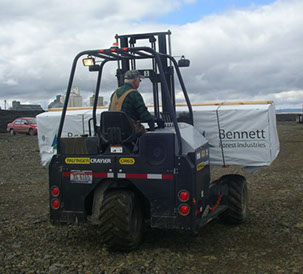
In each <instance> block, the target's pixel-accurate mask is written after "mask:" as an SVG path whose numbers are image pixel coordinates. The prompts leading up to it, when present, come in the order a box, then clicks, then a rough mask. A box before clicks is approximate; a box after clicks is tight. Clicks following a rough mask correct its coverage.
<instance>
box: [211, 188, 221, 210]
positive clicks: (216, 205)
mask: <svg viewBox="0 0 303 274" xmlns="http://www.w3.org/2000/svg"><path fill="white" fill-rule="evenodd" d="M218 194H219V196H218V200H217V202H216V203H215V205H214V206H212V207H209V210H211V211H214V210H215V209H217V208H218V207H219V205H220V203H221V199H222V197H223V194H221V193H220V192H219V193H218Z"/></svg>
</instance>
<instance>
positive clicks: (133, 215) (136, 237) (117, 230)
mask: <svg viewBox="0 0 303 274" xmlns="http://www.w3.org/2000/svg"><path fill="white" fill-rule="evenodd" d="M100 222H101V224H100V228H101V234H102V238H103V241H104V243H105V244H106V246H107V247H108V248H109V249H112V250H121V251H129V250H133V249H135V248H137V247H138V246H139V244H140V242H141V240H142V235H143V215H142V210H141V206H140V203H139V202H138V200H137V199H136V196H135V194H134V193H133V192H132V191H128V190H121V189H119V190H113V191H110V192H108V193H107V194H105V197H104V200H103V203H102V207H101V211H100Z"/></svg>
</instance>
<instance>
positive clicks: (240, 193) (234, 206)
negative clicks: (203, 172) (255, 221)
mask: <svg viewBox="0 0 303 274" xmlns="http://www.w3.org/2000/svg"><path fill="white" fill-rule="evenodd" d="M221 180H222V183H224V184H227V186H228V209H227V210H226V211H225V212H224V213H223V215H222V217H223V218H222V219H223V221H224V222H226V223H229V224H241V223H244V222H245V219H246V215H247V204H248V195H247V182H246V179H245V177H243V176H241V175H238V174H232V175H225V176H223V177H222V178H221Z"/></svg>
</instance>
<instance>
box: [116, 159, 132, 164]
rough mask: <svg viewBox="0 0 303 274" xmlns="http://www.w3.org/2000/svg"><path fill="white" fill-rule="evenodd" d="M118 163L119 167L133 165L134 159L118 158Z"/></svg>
mask: <svg viewBox="0 0 303 274" xmlns="http://www.w3.org/2000/svg"><path fill="white" fill-rule="evenodd" d="M119 163H120V164H121V165H133V164H134V163H135V159H134V158H120V160H119Z"/></svg>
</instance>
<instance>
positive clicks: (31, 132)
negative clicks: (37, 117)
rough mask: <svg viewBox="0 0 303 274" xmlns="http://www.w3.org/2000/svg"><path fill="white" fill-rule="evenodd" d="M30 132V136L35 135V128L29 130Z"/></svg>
mask: <svg viewBox="0 0 303 274" xmlns="http://www.w3.org/2000/svg"><path fill="white" fill-rule="evenodd" d="M28 134H29V135H30V136H34V135H35V132H34V130H33V129H32V128H30V129H29V130H28Z"/></svg>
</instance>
